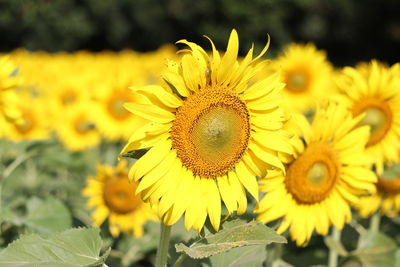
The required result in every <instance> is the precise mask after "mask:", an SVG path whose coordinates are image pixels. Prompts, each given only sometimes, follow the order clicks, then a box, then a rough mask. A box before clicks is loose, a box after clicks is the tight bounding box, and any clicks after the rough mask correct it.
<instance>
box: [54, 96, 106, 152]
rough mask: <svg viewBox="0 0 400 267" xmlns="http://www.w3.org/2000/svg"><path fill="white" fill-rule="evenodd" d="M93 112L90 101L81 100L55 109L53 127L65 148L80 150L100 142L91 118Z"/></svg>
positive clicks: (93, 114)
mask: <svg viewBox="0 0 400 267" xmlns="http://www.w3.org/2000/svg"><path fill="white" fill-rule="evenodd" d="M95 112H96V110H95V109H94V108H93V103H92V102H90V101H82V102H79V103H76V104H74V105H71V106H70V107H69V108H61V109H59V110H57V111H56V113H57V114H56V115H55V116H54V120H55V122H54V127H55V130H56V133H57V135H58V137H59V138H60V140H61V143H62V144H63V145H64V146H65V148H67V149H68V150H70V151H81V150H84V149H88V148H92V147H95V146H97V145H98V144H99V143H100V134H99V132H98V130H97V129H96V125H95V124H94V119H93V118H94V116H95V115H96V113H95Z"/></svg>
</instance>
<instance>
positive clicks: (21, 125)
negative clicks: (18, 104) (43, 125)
mask: <svg viewBox="0 0 400 267" xmlns="http://www.w3.org/2000/svg"><path fill="white" fill-rule="evenodd" d="M34 124H35V122H34V119H33V117H32V115H30V114H29V113H24V114H23V115H22V121H21V122H18V123H16V124H15V128H16V129H17V131H18V132H20V133H21V134H26V133H28V132H30V131H31V130H32V129H33V127H34Z"/></svg>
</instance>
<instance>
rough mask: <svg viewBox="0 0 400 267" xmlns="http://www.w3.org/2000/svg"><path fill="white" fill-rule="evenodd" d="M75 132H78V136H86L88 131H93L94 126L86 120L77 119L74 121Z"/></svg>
mask: <svg viewBox="0 0 400 267" xmlns="http://www.w3.org/2000/svg"><path fill="white" fill-rule="evenodd" d="M74 126H75V130H76V131H77V132H78V134H87V133H89V132H90V131H92V130H93V129H94V125H93V123H92V122H90V121H88V120H86V119H85V118H81V117H79V118H78V119H77V120H76V121H75V124H74Z"/></svg>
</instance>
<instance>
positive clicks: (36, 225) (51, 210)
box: [25, 197, 72, 234]
mask: <svg viewBox="0 0 400 267" xmlns="http://www.w3.org/2000/svg"><path fill="white" fill-rule="evenodd" d="M25 224H26V225H27V226H28V227H30V228H31V229H33V230H36V231H38V232H41V233H46V234H47V233H53V232H59V231H62V230H66V229H68V228H70V227H71V226H72V220H71V215H70V213H69V211H68V209H67V208H66V207H65V205H64V204H63V203H62V202H61V201H60V200H58V199H55V198H54V197H48V198H47V199H46V200H40V199H38V198H35V197H33V198H31V199H29V200H28V204H27V216H26V219H25Z"/></svg>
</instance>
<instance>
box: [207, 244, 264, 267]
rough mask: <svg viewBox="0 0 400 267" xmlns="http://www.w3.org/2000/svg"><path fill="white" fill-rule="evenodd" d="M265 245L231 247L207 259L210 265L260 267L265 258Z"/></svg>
mask: <svg viewBox="0 0 400 267" xmlns="http://www.w3.org/2000/svg"><path fill="white" fill-rule="evenodd" d="M265 255H266V251H265V246H246V247H238V248H233V249H231V250H229V251H227V252H225V253H222V254H216V255H213V256H211V257H209V258H208V259H209V260H210V263H211V266H226V267H240V266H246V267H261V266H262V263H263V261H264V260H265Z"/></svg>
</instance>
